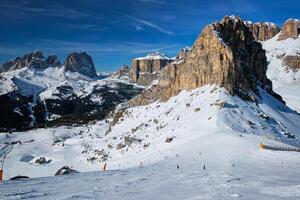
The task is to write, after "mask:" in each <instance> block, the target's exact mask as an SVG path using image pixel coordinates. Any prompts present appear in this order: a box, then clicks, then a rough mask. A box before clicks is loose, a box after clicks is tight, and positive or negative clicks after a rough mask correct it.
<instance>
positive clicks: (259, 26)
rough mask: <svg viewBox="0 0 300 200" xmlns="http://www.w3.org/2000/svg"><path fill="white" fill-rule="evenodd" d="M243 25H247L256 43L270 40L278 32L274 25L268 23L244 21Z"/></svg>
mask: <svg viewBox="0 0 300 200" xmlns="http://www.w3.org/2000/svg"><path fill="white" fill-rule="evenodd" d="M245 24H246V25H248V27H249V29H250V30H251V31H252V33H253V37H254V39H255V40H257V41H265V40H268V39H271V38H273V37H274V36H275V35H276V34H278V33H279V31H280V29H279V27H278V26H277V25H276V24H274V23H270V22H257V23H252V22H250V21H245Z"/></svg>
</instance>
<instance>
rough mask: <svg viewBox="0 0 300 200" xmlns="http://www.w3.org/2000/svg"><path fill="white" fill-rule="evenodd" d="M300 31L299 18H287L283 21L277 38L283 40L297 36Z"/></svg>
mask: <svg viewBox="0 0 300 200" xmlns="http://www.w3.org/2000/svg"><path fill="white" fill-rule="evenodd" d="M299 33H300V20H299V19H288V20H286V21H285V23H284V25H283V27H282V31H281V34H280V35H279V37H278V40H285V39H287V38H294V39H295V38H298V35H299Z"/></svg>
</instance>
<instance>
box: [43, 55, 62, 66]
mask: <svg viewBox="0 0 300 200" xmlns="http://www.w3.org/2000/svg"><path fill="white" fill-rule="evenodd" d="M46 62H47V64H48V65H49V66H51V67H58V66H60V65H61V63H60V61H59V59H58V57H57V56H56V55H55V54H51V55H50V56H48V58H47V60H46Z"/></svg>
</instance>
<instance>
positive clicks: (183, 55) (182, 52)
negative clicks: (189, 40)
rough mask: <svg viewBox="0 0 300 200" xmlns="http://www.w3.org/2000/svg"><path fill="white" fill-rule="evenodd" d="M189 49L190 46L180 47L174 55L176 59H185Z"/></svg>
mask: <svg viewBox="0 0 300 200" xmlns="http://www.w3.org/2000/svg"><path fill="white" fill-rule="evenodd" d="M190 51H191V48H189V47H185V48H182V49H181V50H180V51H179V52H178V53H177V55H176V60H185V59H187V57H188V55H189V53H190Z"/></svg>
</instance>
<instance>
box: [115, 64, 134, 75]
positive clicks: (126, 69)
mask: <svg viewBox="0 0 300 200" xmlns="http://www.w3.org/2000/svg"><path fill="white" fill-rule="evenodd" d="M129 71H130V69H129V67H128V66H127V65H123V66H122V67H121V68H120V69H119V70H118V71H116V72H115V73H114V74H113V75H112V76H113V77H116V78H122V77H124V76H129Z"/></svg>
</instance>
